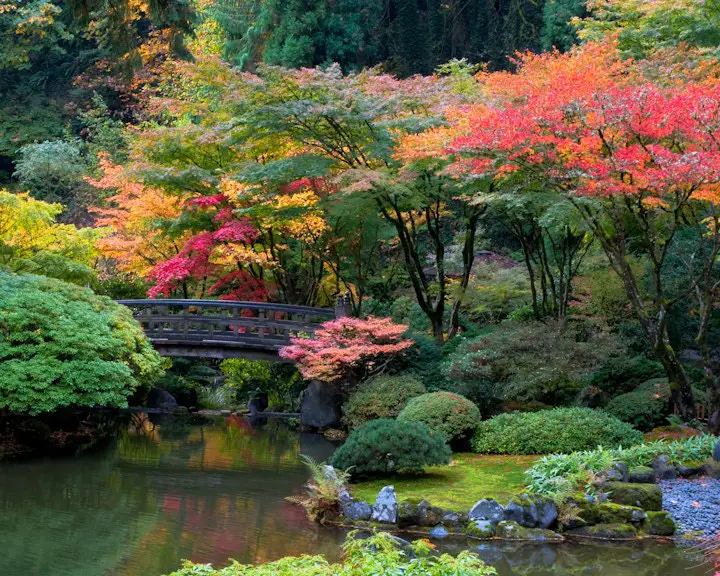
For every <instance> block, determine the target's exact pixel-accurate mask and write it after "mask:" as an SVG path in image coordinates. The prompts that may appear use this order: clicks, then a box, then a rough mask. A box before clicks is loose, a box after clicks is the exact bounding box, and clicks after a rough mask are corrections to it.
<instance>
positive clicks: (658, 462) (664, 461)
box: [652, 456, 677, 480]
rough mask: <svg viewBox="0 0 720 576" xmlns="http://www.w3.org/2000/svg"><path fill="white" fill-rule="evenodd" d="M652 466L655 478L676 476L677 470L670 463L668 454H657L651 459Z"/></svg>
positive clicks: (672, 477)
mask: <svg viewBox="0 0 720 576" xmlns="http://www.w3.org/2000/svg"><path fill="white" fill-rule="evenodd" d="M652 467H653V471H654V472H655V479H656V480H675V479H676V478H677V470H676V469H675V466H673V465H672V464H670V457H669V456H658V457H657V458H655V460H654V461H653V465H652Z"/></svg>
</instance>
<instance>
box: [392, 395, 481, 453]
mask: <svg viewBox="0 0 720 576" xmlns="http://www.w3.org/2000/svg"><path fill="white" fill-rule="evenodd" d="M398 420H399V421H402V422H422V423H423V424H426V425H427V426H428V428H430V429H431V430H435V431H437V432H439V433H440V434H442V436H443V438H445V441H446V442H451V441H453V440H462V439H467V438H469V437H470V436H471V435H472V432H473V431H474V430H475V427H476V426H477V425H478V423H479V422H480V410H478V407H477V406H475V404H473V403H472V402H471V401H470V400H468V399H467V398H465V397H463V396H460V395H459V394H453V393H452V392H431V393H429V394H423V395H422V396H417V397H416V398H413V399H412V400H410V402H408V404H407V406H405V409H404V410H403V411H402V412H400V414H399V415H398Z"/></svg>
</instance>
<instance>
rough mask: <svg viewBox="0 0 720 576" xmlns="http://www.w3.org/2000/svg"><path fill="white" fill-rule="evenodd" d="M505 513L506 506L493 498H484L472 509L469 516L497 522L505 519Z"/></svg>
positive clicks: (472, 518)
mask: <svg viewBox="0 0 720 576" xmlns="http://www.w3.org/2000/svg"><path fill="white" fill-rule="evenodd" d="M504 513H505V510H504V508H503V507H502V506H501V505H500V504H498V503H497V502H495V500H493V499H492V498H490V499H487V500H486V499H482V500H480V501H479V502H476V503H475V505H474V506H473V507H472V508H471V509H470V513H469V514H468V518H469V519H470V520H489V521H490V522H492V523H493V524H497V523H498V522H501V521H502V520H503V518H504Z"/></svg>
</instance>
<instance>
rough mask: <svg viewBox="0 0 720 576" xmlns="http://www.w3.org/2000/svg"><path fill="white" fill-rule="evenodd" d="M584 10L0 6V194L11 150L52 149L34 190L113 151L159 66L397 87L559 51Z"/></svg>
mask: <svg viewBox="0 0 720 576" xmlns="http://www.w3.org/2000/svg"><path fill="white" fill-rule="evenodd" d="M584 11H585V8H584V2H582V1H580V0H547V1H545V0H317V1H314V0H313V1H311V0H217V1H212V2H210V1H208V0H149V1H147V2H145V1H140V2H135V1H131V0H121V1H120V2H108V1H107V0H89V1H80V0H30V1H26V2H23V1H20V0H0V15H2V17H1V18H0V98H1V99H2V105H1V106H0V183H2V184H3V185H8V184H11V183H12V182H13V181H17V180H18V179H21V180H22V173H23V171H22V161H23V154H21V153H19V151H20V150H21V149H22V148H23V146H25V145H28V144H31V143H34V142H42V141H45V140H58V139H62V140H64V142H65V143H66V146H64V147H63V148H62V149H58V147H57V146H56V147H55V148H53V149H44V150H30V151H28V150H25V156H26V158H25V161H26V163H27V162H29V163H31V164H32V169H33V173H34V174H37V166H38V164H42V158H43V156H52V157H54V158H56V159H57V158H58V155H60V156H59V157H63V158H65V160H66V161H65V162H64V164H65V167H66V170H64V172H63V173H62V174H57V173H52V174H47V173H45V174H43V175H42V178H43V181H44V182H45V186H47V182H48V177H49V180H50V181H55V183H56V184H57V185H59V186H62V184H63V180H67V179H68V178H70V179H72V178H79V175H80V174H81V173H82V172H87V166H85V165H84V164H87V162H91V163H92V162H93V161H94V160H93V158H94V156H95V154H94V152H96V151H97V149H100V148H102V149H107V148H108V145H109V144H113V145H114V146H115V148H118V146H119V144H118V142H117V141H116V137H119V132H118V133H117V134H115V136H113V135H112V130H111V129H112V126H113V123H114V122H115V123H123V124H125V123H133V124H134V123H137V122H140V121H142V120H146V119H148V113H147V111H146V110H142V104H141V102H143V101H144V100H146V97H147V96H148V93H149V92H152V91H153V90H154V89H157V88H158V84H160V83H162V82H163V79H162V76H161V74H159V73H158V71H159V68H160V67H161V66H162V63H163V61H164V60H165V59H167V58H168V57H170V56H174V57H182V58H186V59H191V58H193V52H196V53H197V52H198V51H201V52H215V53H218V54H220V55H221V56H222V57H223V59H225V60H226V61H227V62H229V63H230V64H232V65H234V66H237V67H240V68H241V69H243V70H249V71H253V70H254V69H255V68H256V67H257V65H258V64H259V63H263V62H264V63H267V64H274V65H281V66H285V67H290V68H296V67H305V66H316V65H326V64H330V63H332V62H337V63H339V64H340V65H341V67H342V68H343V70H345V71H350V70H357V69H360V68H363V67H367V66H380V67H381V68H382V69H383V70H384V71H387V72H389V73H391V74H395V75H398V76H401V77H406V76H409V75H412V74H427V73H429V72H432V71H433V70H434V69H435V68H437V66H439V65H441V64H443V63H445V62H447V61H449V60H451V59H463V58H465V59H467V60H468V61H469V62H471V63H473V64H479V65H483V66H486V67H487V68H488V69H490V70H497V69H505V68H508V67H510V66H511V61H510V59H509V58H508V56H510V55H512V54H514V53H515V52H516V51H525V50H531V51H541V50H548V49H551V48H552V47H553V46H555V47H558V49H560V50H563V49H566V48H568V47H569V46H570V45H571V44H572V42H573V41H574V39H575V36H574V34H575V33H574V28H573V27H572V26H571V25H570V23H569V22H570V20H571V19H572V18H573V17H574V16H582V15H583V14H584ZM108 133H110V134H111V136H110V142H105V143H103V145H102V146H100V143H99V142H98V139H100V138H102V137H103V136H100V134H104V135H105V136H104V137H105V138H106V139H107V138H108ZM73 139H77V140H76V142H75V144H74V145H72V141H73ZM68 142H70V143H71V144H67V143H68ZM93 144H94V145H95V148H94V149H93ZM88 146H89V147H90V148H89V149H88ZM13 174H14V175H15V176H14V177H13ZM23 187H24V188H27V187H28V183H27V182H24V186H23ZM44 196H46V197H47V198H48V199H55V200H57V199H58V198H53V195H52V194H46V195H44ZM68 214H69V216H68V217H73V213H72V211H71V212H69V213H68ZM74 217H75V218H80V219H82V218H81V217H80V216H78V214H77V213H76V214H74Z"/></svg>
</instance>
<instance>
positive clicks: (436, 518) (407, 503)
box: [397, 500, 444, 527]
mask: <svg viewBox="0 0 720 576" xmlns="http://www.w3.org/2000/svg"><path fill="white" fill-rule="evenodd" d="M443 515H444V511H443V510H442V509H441V508H438V507H436V506H432V505H430V503H429V502H428V501H427V500H421V501H420V502H417V501H415V500H403V501H402V502H401V503H400V505H399V506H398V520H397V523H398V526H403V527H405V526H437V525H438V524H440V523H441V522H442V520H443Z"/></svg>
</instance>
